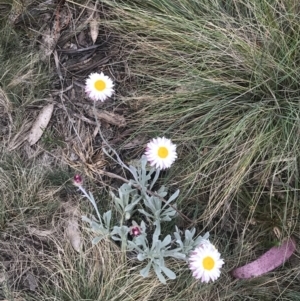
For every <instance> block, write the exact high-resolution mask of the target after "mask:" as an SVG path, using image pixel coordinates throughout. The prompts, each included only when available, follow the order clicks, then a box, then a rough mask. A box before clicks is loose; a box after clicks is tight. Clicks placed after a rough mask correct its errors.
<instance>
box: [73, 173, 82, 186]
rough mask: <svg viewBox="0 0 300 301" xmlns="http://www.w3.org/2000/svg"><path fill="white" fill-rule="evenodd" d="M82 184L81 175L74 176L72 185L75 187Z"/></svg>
mask: <svg viewBox="0 0 300 301" xmlns="http://www.w3.org/2000/svg"><path fill="white" fill-rule="evenodd" d="M82 183H83V180H82V177H81V175H78V174H77V175H75V176H74V178H73V184H74V185H75V186H82Z"/></svg>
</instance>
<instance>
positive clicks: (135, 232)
mask: <svg viewBox="0 0 300 301" xmlns="http://www.w3.org/2000/svg"><path fill="white" fill-rule="evenodd" d="M129 233H130V235H131V236H134V237H136V236H139V235H141V233H142V231H141V227H139V226H132V227H130V229H129Z"/></svg>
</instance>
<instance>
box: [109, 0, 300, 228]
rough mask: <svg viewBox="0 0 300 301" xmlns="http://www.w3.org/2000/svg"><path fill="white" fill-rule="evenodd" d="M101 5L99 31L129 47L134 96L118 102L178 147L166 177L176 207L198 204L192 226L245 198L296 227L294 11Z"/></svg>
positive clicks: (135, 122)
mask: <svg viewBox="0 0 300 301" xmlns="http://www.w3.org/2000/svg"><path fill="white" fill-rule="evenodd" d="M106 3H107V4H108V5H111V6H112V7H113V9H112V10H114V12H115V18H114V19H113V20H109V21H107V24H108V26H110V27H111V30H112V31H116V32H117V33H118V34H120V35H121V36H122V37H123V39H122V43H123V44H125V45H128V56H127V57H128V65H129V67H130V73H131V74H132V75H133V76H134V77H135V78H136V80H137V82H138V85H137V86H138V91H139V93H136V92H135V91H129V92H128V94H127V95H126V96H125V97H124V98H123V99H124V101H125V102H127V103H128V104H129V105H130V104H131V103H133V104H134V105H136V106H138V108H139V109H138V110H137V113H136V114H134V115H133V116H132V118H131V126H132V127H136V128H137V132H138V133H139V134H141V133H142V134H147V135H149V136H155V135H160V136H162V135H166V136H168V137H171V138H172V139H173V140H174V141H175V142H176V143H177V144H178V152H179V158H180V162H179V163H178V164H175V166H174V168H172V169H171V171H170V174H169V177H170V178H171V179H172V180H173V181H174V182H176V184H177V185H179V186H180V187H181V189H182V194H181V195H182V200H181V204H182V207H183V208H185V207H187V206H188V205H189V204H191V205H192V206H193V205H194V204H195V203H197V204H198V206H200V208H201V210H200V212H199V215H198V216H197V217H198V220H199V221H200V220H202V221H206V222H207V221H212V219H213V218H214V217H217V218H219V217H220V214H221V216H222V212H223V214H225V213H226V212H227V211H229V210H232V209H233V207H231V204H232V202H233V201H234V203H243V201H241V200H245V199H248V201H247V203H246V204H243V206H246V207H247V209H248V211H250V210H249V209H250V207H251V206H254V207H256V206H260V205H261V203H265V202H267V205H266V206H267V207H269V209H268V210H269V211H270V212H271V214H270V218H277V217H278V218H279V219H281V221H282V222H283V224H284V225H285V226H286V224H287V222H288V220H291V219H293V220H295V219H296V218H297V212H298V205H297V202H296V200H297V199H298V190H299V188H298V184H297V178H298V158H299V146H298V145H299V101H298V99H299V74H300V73H299V62H298V57H297V48H298V47H299V43H300V36H299V22H298V21H299V20H298V18H299V15H298V10H299V7H298V5H297V4H296V3H295V2H293V1H290V2H283V1H278V0H276V1H272V3H271V2H270V1H255V2H254V3H253V2H251V3H250V2H249V1H238V3H237V2H236V1H235V2H232V3H231V2H230V3H229V2H228V1H227V2H226V3H224V1H209V2H207V1H201V3H200V2H196V1H168V0H166V1H160V2H157V1H148V2H143V3H140V2H139V1H132V2H130V3H128V2H126V1H125V2H123V1H116V2H110V1H106ZM120 16H122V18H121V17H120ZM245 190H246V191H247V195H244V192H245ZM282 203H284V204H285V206H284V210H281V209H280V210H279V211H278V210H277V209H278V208H282V206H281V205H279V204H282ZM234 207H235V206H234ZM277 207H278V208H277Z"/></svg>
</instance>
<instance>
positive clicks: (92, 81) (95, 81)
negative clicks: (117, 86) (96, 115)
mask: <svg viewBox="0 0 300 301" xmlns="http://www.w3.org/2000/svg"><path fill="white" fill-rule="evenodd" d="M113 86H114V84H113V81H112V80H111V79H110V78H109V77H108V76H106V75H104V74H103V72H101V73H100V74H99V73H91V74H90V75H89V77H88V79H87V80H86V85H85V92H86V93H87V94H88V96H89V97H90V98H91V99H92V100H95V101H96V100H101V101H104V100H105V99H106V98H108V97H111V96H112V95H113V93H114V89H113Z"/></svg>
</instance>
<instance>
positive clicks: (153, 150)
mask: <svg viewBox="0 0 300 301" xmlns="http://www.w3.org/2000/svg"><path fill="white" fill-rule="evenodd" d="M145 155H146V157H147V160H148V161H149V163H150V165H151V166H155V167H156V168H160V169H165V168H169V167H170V166H171V165H172V164H173V162H174V161H175V159H176V158H177V153H176V145H175V144H173V143H172V142H171V140H170V139H167V138H165V137H162V138H154V139H152V140H151V141H150V142H149V143H148V144H147V147H146V152H145Z"/></svg>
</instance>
